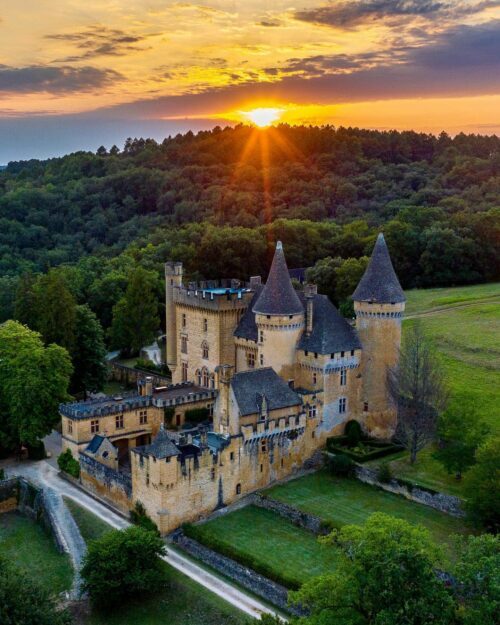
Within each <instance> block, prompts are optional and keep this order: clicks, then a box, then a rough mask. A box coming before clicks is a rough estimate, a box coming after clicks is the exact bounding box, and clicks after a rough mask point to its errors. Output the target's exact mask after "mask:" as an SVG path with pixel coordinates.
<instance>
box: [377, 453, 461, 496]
mask: <svg viewBox="0 0 500 625" xmlns="http://www.w3.org/2000/svg"><path fill="white" fill-rule="evenodd" d="M433 452H434V447H433V446H429V447H427V448H426V449H422V451H420V452H419V453H418V455H417V461H416V463H415V464H413V465H412V464H410V454H409V453H408V452H406V451H404V452H401V453H399V454H396V455H395V456H391V457H389V458H380V459H379V460H373V461H372V462H368V463H367V466H370V467H373V468H375V467H377V466H379V465H380V464H381V463H383V462H387V463H388V464H389V466H390V467H391V472H392V474H393V475H394V476H397V477H400V478H403V479H405V480H409V481H411V482H412V483H414V484H417V485H418V486H424V487H427V488H432V489H434V490H437V491H439V492H441V493H448V494H449V495H455V496H456V497H463V480H457V479H455V476H454V475H450V474H449V473H447V472H446V470H445V468H444V467H443V465H442V464H441V463H440V462H438V461H437V460H435V459H434V458H433V457H432V454H433Z"/></svg>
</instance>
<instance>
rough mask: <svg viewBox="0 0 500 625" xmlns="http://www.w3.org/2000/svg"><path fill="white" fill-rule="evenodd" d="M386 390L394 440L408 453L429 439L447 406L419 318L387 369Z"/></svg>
mask: <svg viewBox="0 0 500 625" xmlns="http://www.w3.org/2000/svg"><path fill="white" fill-rule="evenodd" d="M388 391H389V395H390V397H391V399H392V401H393V403H394V405H395V406H396V408H397V414H398V424H397V429H396V435H395V436H396V438H397V440H398V441H399V442H400V443H401V444H402V445H403V446H404V447H406V449H408V450H409V452H410V462H411V463H412V464H413V463H414V462H415V460H416V459H417V452H418V451H420V450H421V449H422V448H423V447H425V446H426V445H427V444H428V443H429V442H430V441H432V440H433V439H434V437H435V434H436V426H437V421H438V417H439V414H440V413H441V411H442V410H444V408H445V407H446V403H447V389H446V385H445V382H444V377H443V373H442V369H441V365H440V362H439V360H438V358H437V356H436V352H435V350H434V349H433V347H432V345H431V343H430V342H429V340H428V339H427V338H426V336H425V334H424V332H423V329H422V326H421V324H420V322H419V321H416V322H414V323H412V325H411V326H410V328H409V330H408V332H407V334H406V335H405V337H404V339H403V344H402V348H401V351H400V355H399V362H398V364H397V365H396V366H395V367H392V368H390V369H389V371H388Z"/></svg>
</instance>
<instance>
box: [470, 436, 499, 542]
mask: <svg viewBox="0 0 500 625" xmlns="http://www.w3.org/2000/svg"><path fill="white" fill-rule="evenodd" d="M464 482H465V496H466V497H467V504H466V505H467V510H468V513H469V515H470V517H471V518H472V519H473V520H474V521H476V522H477V523H479V524H481V525H483V526H484V527H485V528H486V529H488V530H491V531H492V532H498V531H499V530H500V437H499V436H492V437H491V438H489V439H488V440H487V441H486V442H485V443H484V444H483V445H481V447H479V449H478V450H477V452H476V464H475V465H474V466H473V467H472V469H471V470H470V471H469V472H468V473H467V475H466V477H465V481H464Z"/></svg>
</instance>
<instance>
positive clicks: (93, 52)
mask: <svg viewBox="0 0 500 625" xmlns="http://www.w3.org/2000/svg"><path fill="white" fill-rule="evenodd" d="M45 38H46V39H51V40H53V41H65V42H69V43H73V44H74V45H75V47H76V48H77V50H79V52H78V53H77V54H74V55H72V56H67V57H65V58H64V59H58V61H62V62H66V63H67V62H72V61H80V60H82V59H83V60H85V59H91V58H95V57H98V56H123V55H125V54H129V53H130V52H132V51H135V50H144V47H143V46H140V45H138V44H140V43H141V42H143V41H144V40H145V39H146V37H142V36H138V35H129V34H127V33H126V32H125V31H123V30H120V29H116V28H107V27H106V26H99V25H97V26H91V27H89V28H84V29H83V30H81V31H77V32H73V33H58V34H54V35H46V36H45Z"/></svg>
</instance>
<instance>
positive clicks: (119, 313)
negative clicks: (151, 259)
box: [111, 267, 159, 354]
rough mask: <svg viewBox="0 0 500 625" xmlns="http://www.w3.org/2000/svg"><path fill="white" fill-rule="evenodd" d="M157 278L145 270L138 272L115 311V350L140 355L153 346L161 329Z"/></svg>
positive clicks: (139, 269)
mask: <svg viewBox="0 0 500 625" xmlns="http://www.w3.org/2000/svg"><path fill="white" fill-rule="evenodd" d="M154 279H155V277H154V276H152V275H151V274H150V272H148V271H146V270H145V269H143V268H142V267H138V268H137V269H135V270H134V271H133V272H132V273H131V275H130V279H129V282H128V285H127V290H126V291H125V295H124V296H123V297H122V298H121V299H120V300H119V301H118V303H117V304H116V305H115V307H114V308H113V323H112V326H111V337H112V342H113V345H114V347H116V348H120V349H122V350H124V351H128V352H130V353H132V354H137V353H138V352H139V350H140V349H141V347H144V346H145V345H147V344H148V343H150V342H151V341H152V340H153V339H154V336H155V331H156V330H157V329H158V327H159V319H158V302H157V299H156V295H155V292H154V287H153V284H154V282H153V280H154Z"/></svg>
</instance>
